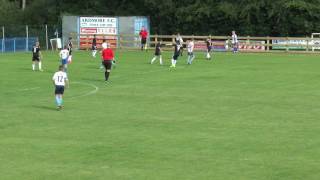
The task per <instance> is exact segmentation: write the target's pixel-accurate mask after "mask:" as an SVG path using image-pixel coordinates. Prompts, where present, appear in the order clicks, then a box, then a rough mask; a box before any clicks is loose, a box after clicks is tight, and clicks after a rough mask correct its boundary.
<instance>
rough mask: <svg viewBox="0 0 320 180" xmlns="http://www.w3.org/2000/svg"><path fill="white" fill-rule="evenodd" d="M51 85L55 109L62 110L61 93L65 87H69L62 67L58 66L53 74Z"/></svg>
mask: <svg viewBox="0 0 320 180" xmlns="http://www.w3.org/2000/svg"><path fill="white" fill-rule="evenodd" d="M52 81H53V84H54V86H55V92H54V94H55V98H56V104H57V109H58V110H61V109H62V107H63V106H62V104H63V99H62V97H63V93H64V89H65V87H69V80H68V76H67V73H66V72H64V67H63V65H60V66H59V71H58V72H56V73H54V75H53V77H52Z"/></svg>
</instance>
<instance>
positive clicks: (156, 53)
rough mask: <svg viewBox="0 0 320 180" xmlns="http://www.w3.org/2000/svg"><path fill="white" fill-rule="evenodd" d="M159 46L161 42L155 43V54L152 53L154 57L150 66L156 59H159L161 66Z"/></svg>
mask: <svg viewBox="0 0 320 180" xmlns="http://www.w3.org/2000/svg"><path fill="white" fill-rule="evenodd" d="M161 44H162V41H158V42H157V44H156V48H155V52H154V57H153V58H152V60H151V64H153V63H154V62H155V61H156V60H157V57H159V60H160V65H162V64H163V62H162V56H161Z"/></svg>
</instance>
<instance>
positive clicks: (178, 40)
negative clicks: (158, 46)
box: [176, 36, 183, 49]
mask: <svg viewBox="0 0 320 180" xmlns="http://www.w3.org/2000/svg"><path fill="white" fill-rule="evenodd" d="M176 43H177V45H178V46H179V49H180V48H181V47H182V46H183V39H182V37H181V36H177V37H176Z"/></svg>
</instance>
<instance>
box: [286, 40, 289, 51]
mask: <svg viewBox="0 0 320 180" xmlns="http://www.w3.org/2000/svg"><path fill="white" fill-rule="evenodd" d="M288 43H289V37H287V38H286V51H287V52H289V44H288Z"/></svg>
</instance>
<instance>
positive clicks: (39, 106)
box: [32, 105, 57, 111]
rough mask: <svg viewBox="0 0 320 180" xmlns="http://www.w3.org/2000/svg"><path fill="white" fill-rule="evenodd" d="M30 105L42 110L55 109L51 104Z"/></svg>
mask: <svg viewBox="0 0 320 180" xmlns="http://www.w3.org/2000/svg"><path fill="white" fill-rule="evenodd" d="M32 107H34V108H37V109H42V110H49V111H56V110H57V109H56V108H55V107H52V106H44V105H33V106H32Z"/></svg>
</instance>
